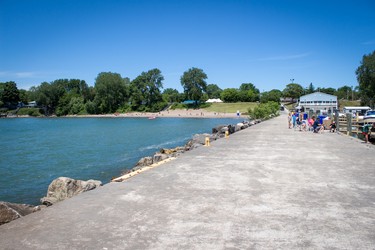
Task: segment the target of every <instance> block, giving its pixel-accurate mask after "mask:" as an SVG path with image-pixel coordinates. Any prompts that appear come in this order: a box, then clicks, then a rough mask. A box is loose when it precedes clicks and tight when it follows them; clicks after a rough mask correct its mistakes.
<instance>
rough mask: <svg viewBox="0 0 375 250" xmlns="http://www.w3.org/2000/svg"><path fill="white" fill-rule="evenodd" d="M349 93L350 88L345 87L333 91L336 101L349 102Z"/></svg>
mask: <svg viewBox="0 0 375 250" xmlns="http://www.w3.org/2000/svg"><path fill="white" fill-rule="evenodd" d="M351 91H352V88H351V87H349V86H347V85H345V86H342V87H340V88H338V89H337V90H336V91H335V95H336V96H337V99H346V100H349V98H350V96H351Z"/></svg>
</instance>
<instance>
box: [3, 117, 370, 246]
mask: <svg viewBox="0 0 375 250" xmlns="http://www.w3.org/2000/svg"><path fill="white" fill-rule="evenodd" d="M374 158H375V147H374V146H373V145H368V144H364V143H363V142H361V141H359V140H357V139H354V138H350V137H347V136H344V135H340V134H336V133H329V132H325V133H323V134H313V133H312V132H299V131H294V130H293V129H288V125H287V117H286V115H285V114H283V115H281V116H280V117H277V118H275V119H272V120H269V121H266V122H263V123H261V124H257V125H256V126H253V127H250V128H248V129H246V130H243V131H241V132H238V133H235V134H233V135H230V137H229V139H220V140H218V141H214V142H212V143H211V146H210V147H200V148H198V149H195V150H193V151H191V152H186V153H184V154H183V155H182V156H180V157H178V158H177V159H175V160H173V161H170V162H167V163H165V164H163V165H161V166H158V167H156V168H154V169H151V170H149V171H146V172H143V173H142V174H139V175H137V176H134V177H132V178H130V179H128V180H127V181H125V182H122V183H110V184H108V185H105V186H103V187H101V188H99V189H97V190H94V191H90V192H86V193H83V194H81V195H79V196H76V197H73V198H71V199H69V200H66V201H64V202H60V203H58V204H56V205H53V206H52V207H49V208H46V209H44V210H42V211H40V212H37V213H34V214H31V215H28V216H26V217H24V218H21V219H18V220H16V221H13V222H11V223H8V224H5V225H2V226H0V248H1V249H161V250H162V249H163V250H164V249H205V250H207V249H326V248H328V249H374V248H375V160H374Z"/></svg>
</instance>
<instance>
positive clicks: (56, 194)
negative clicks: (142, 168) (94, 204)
mask: <svg viewBox="0 0 375 250" xmlns="http://www.w3.org/2000/svg"><path fill="white" fill-rule="evenodd" d="M101 185H102V183H101V181H96V180H88V181H81V180H74V179H71V178H67V177H59V178H57V179H55V180H53V181H52V182H51V184H50V185H49V186H48V191H47V196H46V197H43V198H42V199H41V200H40V201H41V203H42V205H39V206H33V205H28V204H17V203H10V202H2V201H1V202H0V225H2V224H5V223H8V222H10V221H12V220H15V219H18V218H21V217H23V216H26V215H28V214H31V213H33V212H36V211H39V210H41V209H42V208H44V207H46V206H51V205H53V204H55V203H56V202H59V201H63V200H65V199H68V198H70V197H73V196H75V195H77V194H80V193H83V192H86V191H89V190H93V189H95V188H98V187H100V186H101Z"/></svg>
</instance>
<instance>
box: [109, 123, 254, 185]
mask: <svg viewBox="0 0 375 250" xmlns="http://www.w3.org/2000/svg"><path fill="white" fill-rule="evenodd" d="M259 122H260V120H254V121H251V122H249V121H243V122H240V123H237V124H235V125H219V126H216V127H214V128H212V133H211V134H208V133H204V134H195V135H194V136H193V138H192V139H191V140H189V141H188V142H187V143H186V144H185V145H184V146H180V147H176V148H171V149H167V148H162V149H160V151H158V152H156V153H155V154H154V155H153V156H146V157H143V158H141V159H140V160H139V161H138V162H137V164H136V165H135V166H134V167H133V168H132V169H130V170H127V171H125V172H124V173H122V175H121V176H120V177H118V178H114V179H113V180H112V181H114V182H122V181H124V180H126V179H128V178H130V177H131V176H133V175H135V174H139V173H141V172H143V171H145V170H147V169H149V168H152V167H154V166H156V165H159V164H161V163H163V162H165V161H168V160H171V159H174V158H176V157H178V156H179V155H180V154H183V153H184V152H186V151H189V150H193V149H195V148H197V147H200V146H202V145H205V144H206V140H207V138H209V141H210V142H212V141H215V140H218V139H220V138H223V137H225V134H226V133H228V134H233V133H235V132H237V131H240V130H242V129H246V128H248V127H250V126H252V125H255V124H257V123H259Z"/></svg>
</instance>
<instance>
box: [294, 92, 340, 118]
mask: <svg viewBox="0 0 375 250" xmlns="http://www.w3.org/2000/svg"><path fill="white" fill-rule="evenodd" d="M337 105H338V103H337V96H334V95H329V94H325V93H322V92H315V93H312V94H308V95H303V96H301V97H300V98H299V103H298V106H299V107H300V108H303V109H304V110H305V112H309V111H310V110H312V111H314V112H317V111H320V112H321V113H328V114H330V113H333V112H334V111H335V110H337V108H338V106H337Z"/></svg>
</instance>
